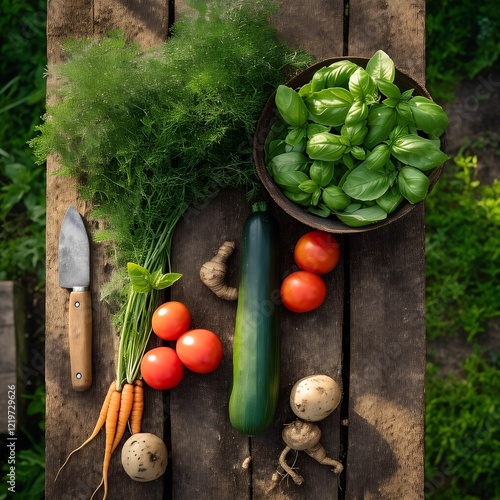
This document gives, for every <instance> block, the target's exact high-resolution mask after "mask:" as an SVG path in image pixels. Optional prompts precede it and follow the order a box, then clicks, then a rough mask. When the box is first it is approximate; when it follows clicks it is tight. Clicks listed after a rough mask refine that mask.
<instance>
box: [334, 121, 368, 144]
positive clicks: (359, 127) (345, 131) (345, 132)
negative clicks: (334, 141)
mask: <svg viewBox="0 0 500 500" xmlns="http://www.w3.org/2000/svg"><path fill="white" fill-rule="evenodd" d="M367 133H368V127H367V126H366V123H365V122H364V121H361V122H356V123H354V124H352V125H347V123H346V124H345V125H344V126H343V127H342V128H341V129H340V135H341V136H343V137H347V138H348V139H349V144H350V145H352V146H360V145H361V144H363V139H364V138H365V136H366V134H367Z"/></svg>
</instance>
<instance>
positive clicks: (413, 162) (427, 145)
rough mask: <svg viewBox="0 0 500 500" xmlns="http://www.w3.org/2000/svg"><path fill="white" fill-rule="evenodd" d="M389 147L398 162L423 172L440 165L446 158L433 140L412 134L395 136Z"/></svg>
mask: <svg viewBox="0 0 500 500" xmlns="http://www.w3.org/2000/svg"><path fill="white" fill-rule="evenodd" d="M390 149H391V154H392V155H393V156H394V157H395V158H396V159H398V160H399V161H400V162H402V163H404V164H405V165H410V166H412V167H416V168H418V169H420V170H422V171H424V172H425V171H427V170H431V169H433V168H435V167H438V166H439V165H442V164H443V163H444V162H445V161H446V160H447V159H448V156H447V155H446V154H445V153H443V152H442V151H441V150H440V149H439V148H438V147H437V146H436V145H435V143H434V142H433V141H431V140H429V139H425V138H424V137H420V136H419V135H414V134H408V135H403V136H399V137H397V138H396V139H395V140H394V141H392V143H391V146H390Z"/></svg>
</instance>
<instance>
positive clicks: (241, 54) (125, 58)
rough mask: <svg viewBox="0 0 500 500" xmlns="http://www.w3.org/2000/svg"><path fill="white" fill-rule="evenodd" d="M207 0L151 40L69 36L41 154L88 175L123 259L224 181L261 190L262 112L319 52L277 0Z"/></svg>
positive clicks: (88, 191) (39, 140)
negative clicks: (277, 15)
mask: <svg viewBox="0 0 500 500" xmlns="http://www.w3.org/2000/svg"><path fill="white" fill-rule="evenodd" d="M195 6H196V7H197V9H198V10H196V11H194V12H195V15H192V16H187V15H186V16H185V17H184V18H181V19H179V21H178V22H177V23H176V24H175V25H174V27H173V36H172V37H171V38H170V39H168V40H167V41H166V42H165V44H164V45H163V46H161V47H158V48H156V49H152V50H149V51H143V50H141V49H140V48H139V47H138V46H137V45H135V44H133V43H130V42H128V41H127V40H126V39H125V37H124V36H123V34H121V33H117V32H115V33H111V34H110V35H109V36H108V37H106V38H102V39H99V40H83V41H68V42H67V43H66V44H65V46H64V48H65V52H66V55H67V58H68V61H67V62H65V63H64V64H62V65H60V67H59V68H57V71H58V74H59V76H60V77H61V79H62V80H61V81H62V83H61V84H59V85H58V86H57V87H56V88H55V89H54V93H55V94H56V96H57V97H58V100H57V102H56V103H54V104H52V105H50V106H48V109H47V115H46V116H45V119H44V123H43V124H42V125H41V126H40V127H39V130H40V134H39V135H38V136H37V137H35V138H34V139H33V140H32V141H31V145H32V147H33V148H34V152H35V154H36V156H37V157H38V159H39V161H40V162H42V161H44V160H45V159H46V158H47V156H48V155H49V154H51V153H57V155H58V157H59V160H60V164H61V165H62V169H61V171H60V173H62V174H69V175H73V176H77V177H78V179H79V180H80V189H81V194H82V196H83V197H84V198H85V199H88V200H91V201H92V202H93V204H94V212H93V215H94V216H95V217H96V218H100V219H103V220H104V221H105V222H106V224H105V227H106V229H105V230H101V231H99V232H98V233H97V234H96V239H97V240H100V241H110V242H113V243H114V244H115V248H116V258H117V262H116V264H117V266H118V267H120V268H123V266H124V265H125V264H126V262H128V261H133V262H136V263H139V264H142V263H143V262H144V260H145V258H146V256H147V254H148V252H149V251H150V249H151V248H152V247H154V246H155V244H157V240H158V237H159V235H160V234H162V232H163V230H164V228H165V227H168V228H169V238H171V236H172V230H173V228H174V226H175V224H176V222H177V221H178V220H179V218H180V217H181V216H182V214H183V213H184V211H185V210H186V208H187V207H188V206H190V205H193V204H198V203H203V202H204V201H206V199H207V198H208V197H210V196H213V195H214V190H217V191H218V190H221V189H223V188H225V187H241V188H243V189H245V190H247V192H248V194H249V196H251V195H252V194H254V193H255V191H256V190H257V189H258V183H257V178H256V176H255V173H254V168H253V164H252V161H251V158H252V156H251V144H252V136H253V129H254V125H255V122H256V120H257V118H258V116H259V114H260V111H261V109H262V107H263V104H264V102H265V100H266V99H267V98H268V96H269V95H270V93H271V92H272V90H273V88H274V87H275V86H276V85H277V84H278V83H279V82H281V81H283V79H284V78H285V77H286V71H287V70H290V68H291V67H292V66H297V67H299V68H301V67H304V66H305V65H306V64H308V63H309V62H310V58H309V57H307V56H305V55H303V54H299V53H296V52H293V51H291V50H289V49H288V48H287V47H286V46H285V45H283V44H281V43H279V42H277V39H276V37H275V32H274V30H273V28H272V27H271V25H270V24H269V22H268V16H269V15H270V14H271V12H272V4H269V3H268V2H250V1H245V2H241V1H240V2H237V3H236V4H235V5H231V4H229V3H228V2H221V1H218V2H209V3H206V2H197V4H196V5H195ZM167 247H168V245H167Z"/></svg>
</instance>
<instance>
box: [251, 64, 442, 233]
mask: <svg viewBox="0 0 500 500" xmlns="http://www.w3.org/2000/svg"><path fill="white" fill-rule="evenodd" d="M345 59H347V60H349V61H351V62H353V63H355V64H357V65H359V66H361V67H362V68H365V67H366V64H367V63H368V60H369V59H367V58H362V57H335V58H332V59H326V60H323V61H320V62H318V63H316V64H314V65H312V66H310V67H309V68H307V69H306V70H304V71H303V72H302V73H299V74H298V75H297V76H295V77H294V78H292V79H291V80H289V81H288V82H287V83H286V85H287V86H289V87H291V88H294V89H298V88H300V87H302V86H303V85H305V84H306V83H308V82H309V81H311V78H312V76H313V75H314V73H315V72H316V71H318V70H319V69H320V68H323V67H324V66H329V65H330V64H333V63H334V62H336V61H342V60H345ZM394 83H395V84H396V85H397V86H398V87H399V88H400V90H401V92H403V91H405V90H409V89H414V92H413V95H419V96H423V97H427V98H429V99H430V98H431V96H430V95H429V92H428V91H427V90H426V89H425V87H424V86H422V85H421V84H419V83H418V82H417V81H416V80H414V79H413V78H411V77H410V76H409V75H407V74H406V73H404V72H402V71H400V70H398V69H397V68H396V73H395V79H394ZM275 96H276V92H274V93H273V94H272V95H271V96H270V97H269V99H268V100H267V102H266V104H265V106H264V109H263V110H262V113H261V116H260V118H259V120H258V122H257V127H256V130H255V136H254V143H253V158H254V162H255V166H256V169H257V174H258V175H259V178H260V180H261V182H262V184H264V187H265V188H266V190H267V191H268V193H269V195H270V196H271V198H272V199H273V200H274V201H275V203H276V204H277V205H278V206H279V207H280V208H282V209H283V210H284V211H285V212H286V213H287V214H288V215H290V216H292V217H293V218H295V219H297V220H298V221H300V222H302V223H303V224H306V225H307V226H310V227H312V228H314V229H319V230H322V231H326V232H328V233H362V232H365V231H371V230H374V229H377V228H379V227H382V226H386V225H387V224H390V223H391V222H394V221H395V220H397V219H400V218H401V217H403V216H405V215H406V214H408V213H409V212H411V211H412V210H413V209H414V208H415V207H416V206H417V204H411V203H410V202H408V201H407V200H403V201H402V202H401V203H400V204H399V206H398V207H397V208H396V210H394V212H392V213H391V214H388V215H387V218H386V219H384V220H382V221H379V222H375V223H373V224H368V225H366V226H361V227H350V226H348V225H346V224H344V223H343V222H341V221H340V220H339V219H336V218H334V216H330V217H328V218H324V217H319V216H317V215H314V214H311V213H310V212H308V211H307V210H306V209H305V208H304V207H302V206H300V205H297V204H295V203H293V202H292V201H290V200H289V199H288V198H287V197H286V196H285V195H284V194H283V193H282V191H281V190H280V188H279V187H278V186H277V185H276V184H275V183H274V181H273V179H272V177H271V176H270V175H269V173H268V171H267V168H266V160H265V151H264V145H265V142H266V138H267V136H268V134H269V131H270V130H271V127H272V125H273V124H274V122H275V121H276V117H277V116H278V110H277V109H276V105H275ZM444 148H445V135H444V134H443V135H442V136H441V149H442V150H443V151H444ZM442 170H443V165H441V166H439V167H436V168H435V169H433V170H432V171H430V173H429V180H430V183H429V189H428V192H430V191H431V189H432V188H433V187H434V185H435V184H436V182H437V180H438V179H439V177H440V175H441V172H442ZM420 203H422V202H420Z"/></svg>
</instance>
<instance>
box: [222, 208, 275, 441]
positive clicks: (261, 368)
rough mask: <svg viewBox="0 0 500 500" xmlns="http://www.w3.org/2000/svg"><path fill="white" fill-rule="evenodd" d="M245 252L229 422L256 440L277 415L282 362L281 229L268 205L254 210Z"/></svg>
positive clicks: (246, 228)
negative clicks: (279, 250)
mask: <svg viewBox="0 0 500 500" xmlns="http://www.w3.org/2000/svg"><path fill="white" fill-rule="evenodd" d="M241 249H242V255H241V269H240V282H239V289H238V306H237V310H236V324H235V331H234V344H233V379H232V387H231V395H230V398H229V420H230V422H231V425H232V426H233V427H234V428H235V429H237V430H238V431H240V432H241V433H243V434H245V435H248V436H254V435H256V434H259V433H260V432H262V431H263V430H265V429H266V428H267V427H269V425H270V424H271V423H272V421H273V418H274V415H275V413H276V407H277V403H278V393H279V382H280V361H281V360H280V348H281V331H280V324H279V315H278V309H279V282H280V281H279V267H278V229H277V225H276V222H275V221H274V219H273V218H272V216H271V214H270V213H269V212H268V211H267V204H266V203H265V202H260V203H256V204H254V205H253V206H252V213H251V214H250V215H249V216H248V218H247V219H246V221H245V226H244V228H243V239H242V244H241Z"/></svg>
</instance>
